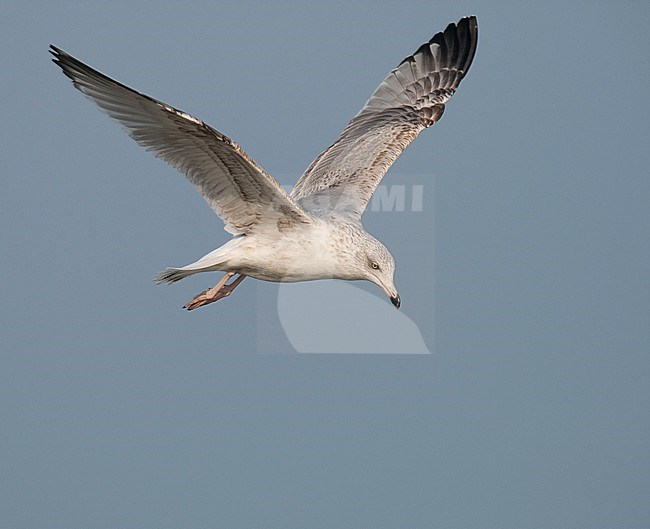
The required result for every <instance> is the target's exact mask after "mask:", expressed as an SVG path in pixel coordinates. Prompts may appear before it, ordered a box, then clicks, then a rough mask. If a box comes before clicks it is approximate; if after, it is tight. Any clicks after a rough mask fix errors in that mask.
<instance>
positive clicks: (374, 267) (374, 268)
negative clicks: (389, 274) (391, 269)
mask: <svg viewBox="0 0 650 529" xmlns="http://www.w3.org/2000/svg"><path fill="white" fill-rule="evenodd" d="M370 266H372V269H373V270H379V265H378V264H377V263H375V262H374V261H373V262H372V263H371V264H370Z"/></svg>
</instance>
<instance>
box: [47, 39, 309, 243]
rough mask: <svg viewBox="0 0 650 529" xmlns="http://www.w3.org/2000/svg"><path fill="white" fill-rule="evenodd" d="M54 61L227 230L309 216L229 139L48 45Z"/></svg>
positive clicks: (246, 230) (256, 227) (270, 225)
mask: <svg viewBox="0 0 650 529" xmlns="http://www.w3.org/2000/svg"><path fill="white" fill-rule="evenodd" d="M50 53H52V55H54V57H55V58H54V62H55V63H56V64H57V65H58V66H60V67H61V69H62V70H63V73H64V74H65V75H66V76H68V77H69V78H70V79H71V80H72V82H73V83H74V86H75V87H76V88H77V89H79V90H80V91H81V92H83V93H84V94H85V95H86V96H87V97H88V98H89V99H91V100H92V101H93V102H95V103H96V104H97V105H98V106H99V107H100V108H101V109H102V110H103V111H104V112H106V113H107V114H108V115H109V116H110V117H112V118H113V119H115V120H117V121H118V122H119V123H121V124H122V126H123V127H124V129H125V130H126V132H127V133H128V134H129V135H130V136H131V137H132V138H133V139H134V140H135V141H136V142H138V143H139V144H140V145H141V146H143V147H144V148H145V149H147V150H149V151H151V152H152V153H154V155H155V156H156V157H158V158H161V159H163V160H164V161H166V162H167V163H168V164H169V165H171V166H172V167H174V168H175V169H177V170H178V171H180V172H181V173H183V174H184V175H185V176H186V177H187V178H188V180H189V181H190V182H192V184H194V186H195V187H196V189H197V190H198V191H199V193H200V194H201V195H202V196H203V198H204V199H205V200H206V202H207V203H208V204H209V206H210V207H211V208H212V209H213V210H214V212H215V213H216V214H217V215H219V217H220V218H221V219H222V220H223V221H224V222H225V223H226V229H228V231H230V232H232V233H249V232H251V231H253V230H260V229H266V228H270V229H276V228H278V227H281V226H284V225H286V224H287V223H295V222H309V221H310V217H309V216H308V215H307V214H306V213H305V212H304V211H303V210H302V209H301V208H300V206H298V205H296V204H295V203H294V201H293V200H292V199H291V198H289V196H288V195H287V193H286V192H285V191H284V189H282V187H281V186H280V184H279V183H278V182H277V181H276V180H275V179H274V178H273V177H271V176H270V175H269V174H267V173H266V172H265V171H264V170H263V169H262V168H261V167H260V166H259V165H257V164H256V163H255V162H254V161H253V160H252V159H251V158H250V157H249V156H248V155H247V154H246V153H245V152H244V151H243V149H241V148H240V147H239V146H238V145H237V144H236V143H235V142H234V141H232V140H231V139H230V138H228V137H227V136H225V135H223V134H221V133H220V132H218V131H216V130H214V129H213V128H212V127H210V126H208V125H206V124H205V123H203V122H202V121H200V120H198V119H196V118H194V117H192V116H190V115H189V114H186V113H185V112H182V111H180V110H177V109H175V108H173V107H171V106H169V105H167V104H165V103H163V102H161V101H157V100H156V99H153V98H151V97H149V96H147V95H145V94H141V93H139V92H137V91H135V90H133V89H131V88H129V87H127V86H125V85H123V84H121V83H118V82H117V81H114V80H113V79H111V78H109V77H107V76H105V75H104V74H102V73H100V72H98V71H96V70H94V69H93V68H91V67H89V66H87V65H86V64H84V63H82V62H81V61H79V60H77V59H75V58H74V57H72V56H71V55H69V54H67V53H66V52H64V51H63V50H60V49H59V48H57V47H55V46H51V50H50Z"/></svg>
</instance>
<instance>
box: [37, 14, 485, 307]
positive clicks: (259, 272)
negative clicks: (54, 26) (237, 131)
mask: <svg viewBox="0 0 650 529" xmlns="http://www.w3.org/2000/svg"><path fill="white" fill-rule="evenodd" d="M477 42H478V26H477V22H476V17H474V16H471V17H465V18H462V19H461V20H460V21H459V22H458V23H457V24H454V23H452V24H449V25H448V26H447V29H445V30H444V31H443V32H440V33H437V34H436V35H434V36H433V38H431V40H430V41H429V42H426V43H424V44H423V45H422V46H420V47H419V48H418V49H417V51H416V52H415V53H413V55H410V56H408V57H407V58H406V59H404V60H403V61H402V62H401V63H400V64H399V66H397V68H395V69H394V70H392V71H391V72H390V73H389V74H388V75H387V76H386V78H385V79H384V80H383V81H382V83H381V84H380V85H379V87H378V88H377V89H376V90H375V91H374V93H373V94H372V95H371V96H370V99H368V101H367V102H366V104H365V105H364V106H363V107H362V108H361V110H360V111H359V113H358V114H357V115H356V116H354V117H353V118H352V120H351V121H350V123H348V125H347V126H346V127H345V129H344V130H343V132H342V133H341V136H340V137H339V138H338V139H337V140H336V141H335V142H334V143H333V144H332V145H330V146H329V147H328V148H327V149H325V150H324V151H323V152H322V153H321V154H320V155H319V156H318V157H317V158H316V159H315V160H314V161H313V162H312V163H311V165H310V166H309V167H308V168H307V170H306V171H305V172H304V173H303V175H302V176H301V177H300V179H299V180H298V183H297V184H296V185H295V187H294V188H293V190H292V191H291V193H287V192H285V191H284V189H283V188H282V187H281V186H280V184H279V183H278V182H277V181H276V180H275V179H274V178H273V177H272V176H271V175H269V174H268V173H267V172H266V171H264V169H262V168H261V167H260V166H259V165H258V164H257V163H256V162H255V161H254V160H253V159H251V158H250V157H249V156H248V155H247V154H246V153H245V152H244V151H243V149H242V148H241V147H239V145H237V144H236V143H235V142H234V141H232V140H231V139H230V138H228V137H227V136H225V135H223V134H222V133H220V132H218V131H216V130H215V129H213V128H212V127H210V126H209V125H207V124H206V123H204V122H203V121H201V120H199V119H196V118H194V117H192V116H190V115H189V114H186V113H185V112H182V111H181V110H178V109H176V108H173V107H171V106H169V105H167V104H165V103H163V102H161V101H158V100H156V99H153V98H151V97H149V96H147V95H145V94H142V93H140V92H137V91H135V90H133V89H131V88H129V87H127V86H125V85H123V84H121V83H118V82H117V81H114V80H113V79H110V78H109V77H107V76H105V75H103V74H102V73H100V72H98V71H97V70H94V69H93V68H91V67H89V66H87V65H86V64H84V63H82V62H81V61H79V60H77V59H75V58H74V57H72V56H71V55H69V54H67V53H66V52H64V51H63V50H61V49H59V48H57V47H56V46H50V48H51V49H50V53H52V55H54V59H53V60H54V62H55V63H56V64H57V65H58V66H60V67H61V69H62V70H63V73H64V74H65V75H66V76H67V77H69V78H70V79H71V80H72V82H73V84H74V86H75V88H77V89H78V90H80V91H81V92H83V94H84V95H86V96H87V97H88V98H89V99H91V100H92V101H94V102H95V103H96V104H97V105H98V106H99V107H100V108H101V109H102V110H103V111H104V112H106V113H107V114H108V115H109V116H110V117H111V118H113V119H115V120H116V121H118V122H119V123H120V124H121V125H122V126H123V127H124V129H125V130H126V132H127V133H128V134H129V135H130V136H131V137H132V138H133V139H134V140H135V141H136V142H137V143H139V144H140V145H141V146H142V147H144V148H145V149H147V150H149V151H151V152H152V153H153V154H154V155H155V156H156V157H158V158H161V159H163V160H164V161H165V162H167V163H168V164H169V165H171V166H172V167H174V168H175V169H177V170H178V171H180V172H181V173H183V174H184V175H185V176H186V177H187V179H188V180H189V181H190V182H192V184H194V186H195V187H196V189H197V190H198V192H199V193H200V194H201V195H202V196H203V198H204V199H205V200H206V202H207V203H208V205H209V206H210V207H211V208H212V209H213V210H214V212H215V213H216V214H217V215H218V216H219V217H220V218H221V219H222V220H223V221H224V222H225V224H226V226H225V229H226V230H227V231H228V232H229V233H231V234H232V235H233V237H232V239H230V240H229V241H228V242H227V243H226V244H224V245H223V246H221V247H220V248H217V249H216V250H214V251H212V252H210V253H209V254H207V255H206V256H204V257H202V258H201V259H199V260H198V261H196V262H195V263H192V264H189V265H187V266H183V267H181V268H167V269H166V270H164V271H163V272H161V273H160V274H158V276H157V278H156V279H157V281H158V282H160V283H173V282H175V281H178V280H180V279H183V278H185V277H187V276H190V275H192V274H196V273H199V272H213V271H222V272H225V275H224V276H223V278H222V279H221V280H220V281H219V282H218V283H217V284H216V285H215V286H214V287H213V288H210V289H208V290H205V291H204V292H202V293H200V294H199V295H197V296H196V297H195V298H194V299H192V300H191V301H189V302H188V303H187V304H186V305H185V307H184V308H187V309H188V310H193V309H196V308H198V307H201V306H203V305H207V304H208V303H212V302H214V301H217V300H219V299H221V298H224V297H227V296H229V295H230V293H231V292H232V291H233V289H234V288H235V287H236V286H237V285H239V284H240V283H241V282H242V280H243V279H244V278H245V277H246V276H251V277H253V278H255V279H261V280H264V281H279V282H294V281H311V280H316V279H330V278H333V279H344V280H366V281H371V282H372V283H375V284H376V285H377V286H379V287H380V288H381V289H382V290H383V291H384V292H385V293H386V295H387V296H388V297H389V298H390V301H391V302H392V303H393V305H395V307H397V308H399V307H400V296H399V293H398V292H397V289H396V288H395V283H394V279H393V276H394V272H395V261H394V259H393V256H392V255H391V253H390V252H389V251H388V250H387V249H386V247H385V246H384V245H383V244H382V243H381V242H379V241H378V240H377V239H375V238H374V237H373V236H371V235H370V234H369V233H367V232H366V231H365V230H364V228H363V225H362V224H361V215H362V214H363V212H364V209H365V208H366V205H367V204H368V201H369V200H370V197H371V196H372V193H373V192H374V190H375V189H376V187H377V186H378V185H379V182H380V181H381V179H382V178H383V176H384V174H385V173H386V171H387V170H388V168H389V167H390V166H391V165H392V163H393V162H394V161H395V159H396V158H397V157H398V156H399V155H400V154H401V153H402V151H403V150H404V149H405V148H406V147H407V146H408V145H409V144H410V143H411V142H412V141H413V140H414V139H415V138H416V136H417V135H418V134H419V133H420V132H421V131H422V130H424V129H426V128H427V127H429V126H431V125H433V124H434V123H435V122H436V121H438V120H439V119H440V117H441V116H442V113H443V111H444V109H445V103H446V102H447V101H448V100H449V99H450V98H451V96H452V95H453V94H454V92H455V91H456V89H457V88H458V85H459V83H460V81H461V80H462V79H463V77H464V76H465V74H466V73H467V71H468V69H469V67H470V65H471V64H472V59H473V58H474V54H475V52H476V45H477Z"/></svg>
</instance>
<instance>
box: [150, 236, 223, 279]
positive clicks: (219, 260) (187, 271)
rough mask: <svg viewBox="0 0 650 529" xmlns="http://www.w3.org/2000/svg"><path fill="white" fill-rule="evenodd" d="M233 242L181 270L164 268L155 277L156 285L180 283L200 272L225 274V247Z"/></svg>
mask: <svg viewBox="0 0 650 529" xmlns="http://www.w3.org/2000/svg"><path fill="white" fill-rule="evenodd" d="M234 240H235V239H232V240H231V241H229V242H228V243H226V244H224V245H223V246H222V247H221V248H217V249H216V250H214V251H212V252H210V253H209V254H208V255H205V256H203V257H201V259H199V260H198V261H196V262H195V263H192V264H188V265H187V266H183V267H181V268H165V270H163V271H162V272H160V273H158V274H157V275H156V277H155V281H156V283H176V281H180V280H181V279H185V278H186V277H188V276H191V275H194V274H198V273H200V272H216V271H219V270H221V271H224V272H227V271H228V270H227V262H228V258H227V257H226V254H227V249H228V248H227V247H229V245H230V244H231V243H232V242H233V241H234ZM224 250H225V251H224Z"/></svg>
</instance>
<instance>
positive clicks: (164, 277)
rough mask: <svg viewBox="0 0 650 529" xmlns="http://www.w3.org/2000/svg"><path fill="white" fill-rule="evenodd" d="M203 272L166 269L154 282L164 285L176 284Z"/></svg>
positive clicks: (159, 273)
mask: <svg viewBox="0 0 650 529" xmlns="http://www.w3.org/2000/svg"><path fill="white" fill-rule="evenodd" d="M198 272H203V270H184V269H182V268H165V269H164V270H163V271H162V272H158V273H157V274H156V277H155V279H154V281H155V282H156V283H158V284H162V283H167V284H169V283H176V281H180V280H181V279H185V278H186V277H187V276H191V275H192V274H196V273H198Z"/></svg>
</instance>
